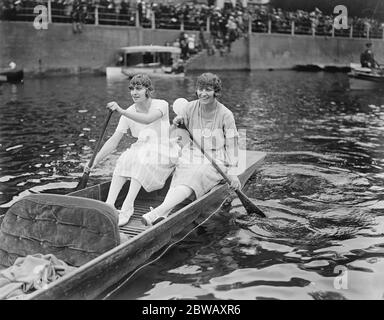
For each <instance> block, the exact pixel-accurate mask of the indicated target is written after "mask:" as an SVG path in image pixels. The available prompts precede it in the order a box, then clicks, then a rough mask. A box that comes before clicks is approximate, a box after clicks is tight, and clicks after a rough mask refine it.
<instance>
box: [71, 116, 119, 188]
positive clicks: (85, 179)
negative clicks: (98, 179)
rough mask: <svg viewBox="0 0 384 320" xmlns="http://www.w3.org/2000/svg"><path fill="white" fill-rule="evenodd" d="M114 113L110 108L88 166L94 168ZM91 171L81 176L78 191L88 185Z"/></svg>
mask: <svg viewBox="0 0 384 320" xmlns="http://www.w3.org/2000/svg"><path fill="white" fill-rule="evenodd" d="M112 113H113V111H112V110H109V112H108V116H107V119H106V120H105V123H104V126H103V129H102V131H101V134H100V137H99V140H98V141H97V144H96V148H95V150H94V151H93V155H92V158H91V160H90V161H89V163H88V168H92V166H93V162H94V161H95V158H96V155H97V152H98V151H99V148H100V144H101V141H102V140H103V137H104V134H105V130H106V129H107V126H108V122H109V120H110V119H111V116H112ZM89 173H90V172H89V171H88V172H84V173H83V176H82V177H81V179H80V181H79V183H78V185H77V186H76V188H75V190H76V191H77V190H82V189H84V188H85V187H86V186H87V183H88V179H89Z"/></svg>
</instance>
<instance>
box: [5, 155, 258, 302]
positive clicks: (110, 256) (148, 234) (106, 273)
mask: <svg viewBox="0 0 384 320" xmlns="http://www.w3.org/2000/svg"><path fill="white" fill-rule="evenodd" d="M242 152H243V154H245V156H246V164H245V165H244V168H243V169H244V171H243V172H242V173H241V174H240V175H239V179H240V181H241V183H242V185H243V186H244V184H245V183H246V181H247V180H248V179H249V178H250V177H251V175H252V174H253V173H254V172H255V171H256V169H257V168H258V167H259V166H260V165H261V163H262V160H263V159H264V157H265V153H263V152H257V151H245V150H243V151H242ZM169 184H170V179H169V180H168V181H167V184H166V186H165V187H164V188H163V189H161V190H158V191H154V192H151V193H147V192H145V191H144V190H141V191H140V193H139V195H138V198H137V199H136V201H135V213H134V215H133V217H132V218H131V220H130V221H129V223H128V224H127V225H125V226H124V227H121V228H120V230H119V232H120V238H121V243H120V244H119V245H117V246H115V247H113V248H112V249H110V250H108V251H106V252H104V253H102V254H100V255H99V256H97V257H95V258H93V259H91V260H90V261H88V262H86V263H84V264H83V265H80V266H79V267H78V268H76V269H75V270H73V271H71V272H69V273H68V274H65V275H64V276H63V277H61V278H59V279H58V280H56V281H54V282H52V283H50V284H48V285H47V286H46V287H44V288H42V289H38V290H36V291H35V292H33V293H31V294H30V295H28V297H27V298H28V299H32V300H35V299H44V300H50V299H54V300H57V299H94V298H97V297H100V295H101V294H102V293H104V292H105V291H106V290H107V289H108V288H111V286H113V285H115V284H116V283H117V282H119V281H121V280H122V279H123V278H124V276H126V275H127V274H129V273H130V272H132V271H134V270H135V269H136V268H137V267H138V266H139V265H141V264H143V263H144V262H146V260H148V259H149V258H150V257H151V255H152V254H154V253H155V252H156V251H158V250H159V249H161V248H162V247H164V246H165V245H167V244H168V243H169V242H170V241H171V239H172V238H173V237H174V236H175V235H177V234H178V233H180V232H182V231H183V230H184V232H185V229H187V228H188V227H191V226H193V224H192V223H193V222H194V221H196V220H197V219H199V218H201V217H202V216H203V217H204V216H207V215H209V214H211V213H213V212H214V211H215V210H217V209H218V208H220V207H221V205H222V204H223V203H224V202H225V200H226V199H227V197H228V196H229V195H230V193H229V188H228V186H227V185H226V184H219V185H217V186H216V187H214V188H213V189H212V190H211V191H209V192H208V193H207V194H205V195H204V196H203V197H201V198H199V199H197V200H194V201H185V202H184V203H182V204H180V205H179V206H178V207H176V208H175V209H174V210H173V211H172V213H171V214H170V216H169V217H168V218H167V219H164V220H162V221H161V222H159V223H158V224H156V225H154V226H150V227H148V226H144V225H143V224H142V222H141V216H142V215H143V214H144V213H146V212H148V210H149V207H150V206H154V207H156V206H158V205H159V204H160V203H161V202H162V201H163V199H164V196H165V194H166V192H167V190H168V188H169ZM109 185H110V182H106V183H102V184H99V185H96V186H92V187H89V188H86V189H83V190H80V191H76V192H73V193H70V194H69V196H72V197H73V198H72V200H73V202H78V201H81V199H84V198H86V199H88V200H89V199H95V200H96V201H97V203H99V204H100V205H99V208H100V207H101V206H102V205H105V204H103V203H102V202H103V201H105V199H106V197H107V194H108V190H109ZM128 186H129V183H127V184H126V185H125V187H124V188H123V190H122V192H121V193H120V195H119V197H118V200H117V203H116V204H117V206H119V205H121V204H122V202H123V200H124V199H125V196H126V193H127V190H128ZM75 197H76V198H75ZM78 197H80V199H79V198H78ZM92 201H94V200H92ZM44 205H47V204H46V203H45V204H44ZM49 205H52V204H49ZM86 209H89V208H85V209H84V210H86ZM51 211H52V213H53V216H57V215H59V212H58V210H56V208H53V210H51ZM8 212H9V211H8ZM8 212H7V213H8ZM18 214H19V211H17V212H15V215H18ZM6 215H7V214H6ZM51 217H52V216H51ZM77 217H78V215H75V219H77ZM31 218H32V219H31V220H32V221H34V220H36V221H37V222H36V223H38V222H39V221H41V220H42V218H44V219H45V221H47V217H40V218H38V219H36V217H31ZM4 219H5V218H4ZM13 219H16V220H17V219H19V220H18V222H17V223H18V225H20V223H21V222H22V220H23V219H25V217H20V216H18V217H17V218H14V217H13ZM87 219H88V221H90V222H91V223H93V224H94V225H95V226H98V224H97V223H95V222H94V220H93V218H92V219H90V218H89V217H87ZM16 220H15V221H16ZM83 222H84V220H83ZM44 223H51V224H52V225H54V224H55V223H56V224H57V223H58V221H56V222H55V221H52V220H49V221H47V222H44ZM60 223H61V222H60ZM65 223H66V224H67V225H68V224H71V225H72V224H73V221H72V222H70V221H66V222H65ZM115 224H116V226H117V220H116V221H115ZM32 229H36V228H32ZM1 230H3V228H2V229H1ZM39 230H40V231H38V232H39V234H40V233H41V232H42V229H39ZM10 232H11V233H15V231H14V230H13V229H12V230H10ZM22 232H23V235H22V237H20V239H21V238H23V239H24V240H25V239H26V241H29V242H27V243H28V245H29V243H30V242H31V241H30V240H31V238H32V237H31V236H28V235H26V234H25V230H22ZM0 235H1V234H0ZM17 238H18V236H17V235H16V234H13V235H12V237H11V241H16V240H17ZM99 238H100V237H99ZM123 238H124V239H123ZM23 239H21V240H23ZM95 239H96V238H95ZM21 240H20V241H21ZM39 241H41V239H40V240H39ZM71 241H72V240H71ZM13 243H14V242H13ZM37 243H38V242H37ZM41 243H42V244H41V245H42V246H44V244H46V243H44V241H42V242H41ZM71 246H72V247H73V245H71ZM24 247H25V246H23V250H25V248H24ZM67 249H68V248H67ZM75 249H76V248H75ZM58 250H61V249H58ZM76 250H78V249H76ZM58 252H60V251H58ZM35 253H36V252H31V253H30V254H35Z"/></svg>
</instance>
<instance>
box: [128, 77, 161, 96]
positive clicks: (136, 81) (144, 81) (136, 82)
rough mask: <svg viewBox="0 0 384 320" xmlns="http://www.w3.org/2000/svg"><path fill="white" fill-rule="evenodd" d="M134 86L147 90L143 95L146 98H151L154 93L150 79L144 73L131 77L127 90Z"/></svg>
mask: <svg viewBox="0 0 384 320" xmlns="http://www.w3.org/2000/svg"><path fill="white" fill-rule="evenodd" d="M136 86H143V87H145V88H146V89H147V90H146V93H145V95H146V97H147V98H149V97H151V96H152V94H153V92H154V91H155V88H154V87H153V84H152V81H151V79H150V78H149V77H148V75H146V74H144V73H139V74H137V75H135V76H133V77H132V79H131V81H130V82H129V90H131V89H132V88H134V87H136Z"/></svg>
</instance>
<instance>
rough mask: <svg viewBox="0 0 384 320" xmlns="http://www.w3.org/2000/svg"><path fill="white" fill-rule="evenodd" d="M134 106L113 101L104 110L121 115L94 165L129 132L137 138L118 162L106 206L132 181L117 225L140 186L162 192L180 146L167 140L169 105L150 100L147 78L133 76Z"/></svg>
mask: <svg viewBox="0 0 384 320" xmlns="http://www.w3.org/2000/svg"><path fill="white" fill-rule="evenodd" d="M129 89H130V91H131V96H132V99H133V101H134V104H133V105H131V106H130V107H129V108H127V109H126V110H125V109H122V108H121V107H120V106H119V105H118V104H117V103H116V102H114V101H113V102H110V103H108V105H107V108H109V109H111V110H113V111H117V112H119V113H120V114H121V117H120V121H119V124H118V126H117V128H116V130H115V133H114V134H113V135H112V136H111V137H110V138H109V139H108V140H107V141H106V142H105V144H104V146H103V147H102V148H101V150H100V151H99V152H98V154H97V156H96V158H95V161H94V165H93V167H94V166H96V165H97V164H98V163H99V162H100V161H101V160H102V159H103V158H105V157H106V156H107V155H109V154H110V153H111V152H112V151H114V150H115V149H116V147H117V146H118V144H119V142H120V140H121V138H122V137H123V136H124V134H126V133H127V131H128V129H129V130H130V131H131V134H132V136H133V137H135V138H138V139H137V141H136V142H135V143H133V144H132V145H131V146H130V148H129V149H127V150H126V151H125V152H124V153H122V155H121V156H120V157H119V159H118V160H117V164H116V168H115V170H114V173H113V178H112V181H111V186H110V189H109V193H108V198H107V200H106V203H108V204H110V205H112V206H114V205H115V202H116V199H117V196H118V195H119V192H120V190H121V188H122V187H123V185H124V184H125V182H126V181H127V180H131V182H130V187H129V191H128V194H127V197H126V199H125V200H124V203H123V205H122V207H121V210H120V214H119V226H123V225H125V224H127V223H128V221H129V219H130V217H131V216H132V214H133V211H134V201H135V199H136V197H137V194H138V193H139V191H140V189H141V187H143V188H144V189H145V190H146V191H147V192H150V191H153V190H157V189H161V188H162V187H163V186H164V184H165V181H166V180H167V178H168V177H169V175H170V174H171V173H172V171H173V170H174V167H175V162H176V161H177V157H178V153H179V151H180V147H179V146H178V145H177V143H176V141H175V140H170V139H169V129H170V123H169V110H168V102H166V101H165V100H160V99H153V98H152V93H153V86H152V82H151V80H150V79H149V77H148V76H147V75H144V74H138V75H136V76H134V77H133V78H132V79H131V81H130V84H129Z"/></svg>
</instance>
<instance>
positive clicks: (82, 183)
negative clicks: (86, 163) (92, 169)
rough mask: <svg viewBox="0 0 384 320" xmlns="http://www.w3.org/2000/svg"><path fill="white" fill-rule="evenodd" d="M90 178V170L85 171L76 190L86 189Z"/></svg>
mask: <svg viewBox="0 0 384 320" xmlns="http://www.w3.org/2000/svg"><path fill="white" fill-rule="evenodd" d="M88 178H89V172H84V174H83V176H82V177H81V179H80V181H79V183H78V184H77V186H76V188H75V191H78V190H82V189H84V188H85V187H86V186H87V183H88Z"/></svg>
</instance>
